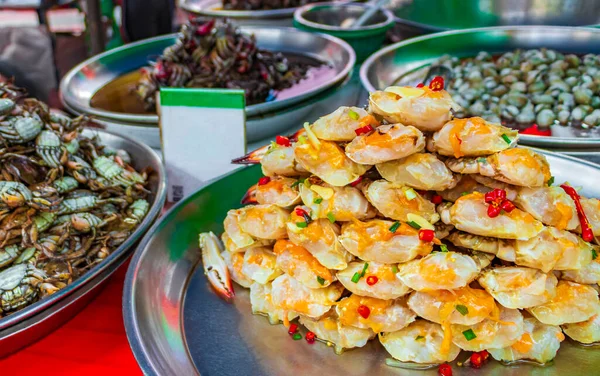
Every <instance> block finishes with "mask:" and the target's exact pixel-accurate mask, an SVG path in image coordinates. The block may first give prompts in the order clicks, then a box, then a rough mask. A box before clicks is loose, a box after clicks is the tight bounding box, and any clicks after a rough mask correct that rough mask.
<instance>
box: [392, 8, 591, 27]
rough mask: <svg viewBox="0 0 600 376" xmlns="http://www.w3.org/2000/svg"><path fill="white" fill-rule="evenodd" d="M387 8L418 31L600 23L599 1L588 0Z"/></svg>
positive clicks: (405, 25) (397, 19) (402, 22)
mask: <svg viewBox="0 0 600 376" xmlns="http://www.w3.org/2000/svg"><path fill="white" fill-rule="evenodd" d="M389 8H390V10H392V11H393V12H394V15H395V16H396V21H397V22H398V23H399V24H400V25H401V26H402V27H403V28H404V29H406V30H407V31H411V32H414V33H418V34H424V33H431V32H439V31H446V30H458V29H470V28H476V27H489V26H507V25H561V26H585V25H595V24H599V23H600V2H597V1H589V0H552V1H541V2H535V1H523V0H493V1H492V0H418V1H416V0H392V2H391V4H390V6H389ZM434 10H435V11H434Z"/></svg>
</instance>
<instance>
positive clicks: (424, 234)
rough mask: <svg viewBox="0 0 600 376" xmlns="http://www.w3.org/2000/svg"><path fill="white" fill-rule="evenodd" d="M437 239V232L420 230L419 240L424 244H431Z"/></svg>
mask: <svg viewBox="0 0 600 376" xmlns="http://www.w3.org/2000/svg"><path fill="white" fill-rule="evenodd" d="M433 238H435V232H434V231H433V230H419V240H421V241H424V242H431V241H433Z"/></svg>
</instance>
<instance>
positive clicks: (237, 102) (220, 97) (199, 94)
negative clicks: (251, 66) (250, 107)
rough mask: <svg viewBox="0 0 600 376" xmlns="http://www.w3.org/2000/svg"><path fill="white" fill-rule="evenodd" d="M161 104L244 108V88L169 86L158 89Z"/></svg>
mask: <svg viewBox="0 0 600 376" xmlns="http://www.w3.org/2000/svg"><path fill="white" fill-rule="evenodd" d="M160 104H161V106H171V107H175V106H178V107H204V108H206V107H208V108H235V109H244V107H246V98H245V96H244V90H239V89H187V88H180V87H169V88H161V89H160Z"/></svg>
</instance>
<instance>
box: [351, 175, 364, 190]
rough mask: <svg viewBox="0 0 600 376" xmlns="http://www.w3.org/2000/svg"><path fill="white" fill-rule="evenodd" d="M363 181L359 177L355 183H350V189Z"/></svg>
mask: <svg viewBox="0 0 600 376" xmlns="http://www.w3.org/2000/svg"><path fill="white" fill-rule="evenodd" d="M362 180H363V177H362V176H359V177H358V179H356V180H355V181H353V182H352V183H350V186H351V187H356V186H357V185H358V184H360V182H361V181H362Z"/></svg>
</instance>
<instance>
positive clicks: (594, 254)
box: [592, 248, 598, 260]
mask: <svg viewBox="0 0 600 376" xmlns="http://www.w3.org/2000/svg"><path fill="white" fill-rule="evenodd" d="M597 257H598V253H596V250H595V249H594V248H592V260H595V259H596V258H597Z"/></svg>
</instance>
